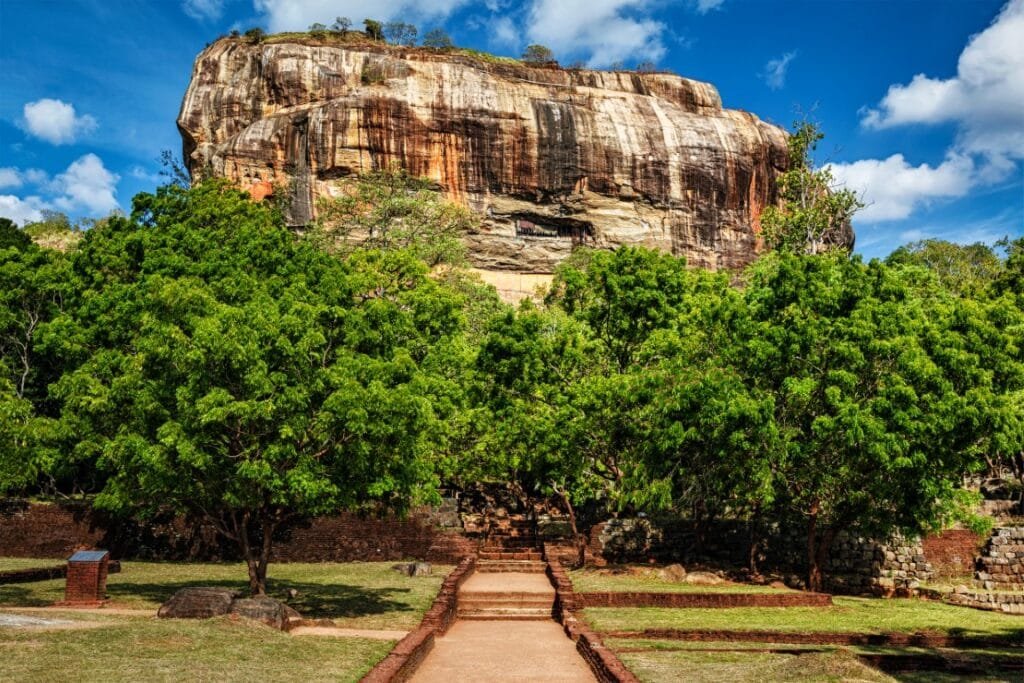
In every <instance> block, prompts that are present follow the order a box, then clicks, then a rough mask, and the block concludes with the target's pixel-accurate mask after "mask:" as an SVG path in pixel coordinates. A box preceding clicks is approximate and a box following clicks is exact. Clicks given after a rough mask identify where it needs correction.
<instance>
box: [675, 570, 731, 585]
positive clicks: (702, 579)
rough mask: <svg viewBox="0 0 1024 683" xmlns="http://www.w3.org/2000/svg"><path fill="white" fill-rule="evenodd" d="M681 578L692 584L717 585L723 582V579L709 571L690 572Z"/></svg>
mask: <svg viewBox="0 0 1024 683" xmlns="http://www.w3.org/2000/svg"><path fill="white" fill-rule="evenodd" d="M683 580H684V581H686V583H689V584H692V585H694V586H717V585H719V584H722V583H725V579H723V578H722V577H721V576H718V575H717V574H712V573H711V572H690V573H689V574H687V575H686V578H685V579H683Z"/></svg>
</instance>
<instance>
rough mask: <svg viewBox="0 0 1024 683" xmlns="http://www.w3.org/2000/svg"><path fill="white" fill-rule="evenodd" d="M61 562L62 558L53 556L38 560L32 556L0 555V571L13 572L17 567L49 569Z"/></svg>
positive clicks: (61, 563)
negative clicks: (57, 558)
mask: <svg viewBox="0 0 1024 683" xmlns="http://www.w3.org/2000/svg"><path fill="white" fill-rule="evenodd" d="M63 564H64V560H55V559H53V558H50V559H47V560H40V559H38V558H34V557H0V572H13V571H17V570H19V569H49V568H50V567H59V566H61V565H63Z"/></svg>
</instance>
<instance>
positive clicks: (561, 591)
mask: <svg viewBox="0 0 1024 683" xmlns="http://www.w3.org/2000/svg"><path fill="white" fill-rule="evenodd" d="M548 578H550V579H551V583H552V584H553V585H554V586H555V604H554V606H553V607H552V610H553V611H554V617H555V620H556V621H558V623H560V624H561V625H562V628H564V629H565V634H566V635H567V636H569V638H571V639H572V640H573V641H575V643H576V651H577V652H579V653H580V656H581V657H583V659H584V661H586V663H587V666H589V667H590V670H591V671H593V672H594V676H595V677H596V678H597V680H599V681H601V683H640V679H638V678H637V677H636V676H634V675H633V672H631V671H630V670H629V669H627V668H626V665H625V664H623V663H622V660H620V659H619V658H618V656H617V655H616V654H615V653H614V652H612V651H611V650H609V649H608V648H607V647H605V645H604V643H603V642H602V641H601V638H600V636H598V635H597V633H595V632H594V631H593V630H591V628H590V627H589V626H587V624H585V623H584V622H582V621H580V620H579V619H577V618H576V615H575V612H576V611H577V610H579V609H581V608H582V606H583V605H582V603H581V601H580V600H579V596H578V595H577V594H576V593H575V591H574V590H573V587H572V581H571V580H570V579H569V575H568V574H566V573H565V569H564V568H563V567H562V563H561V562H559V561H558V560H557V559H554V558H549V559H548Z"/></svg>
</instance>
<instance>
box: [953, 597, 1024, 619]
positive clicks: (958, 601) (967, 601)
mask: <svg viewBox="0 0 1024 683" xmlns="http://www.w3.org/2000/svg"><path fill="white" fill-rule="evenodd" d="M946 600H947V601H949V602H950V603H952V604H954V605H962V606H964V607H973V608H974V609H983V610H989V611H991V612H1004V613H1006V614H1024V593H987V592H977V591H966V592H963V591H961V592H953V593H951V594H950V595H947V596H946Z"/></svg>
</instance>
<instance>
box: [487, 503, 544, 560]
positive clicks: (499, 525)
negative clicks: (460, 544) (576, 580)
mask: <svg viewBox="0 0 1024 683" xmlns="http://www.w3.org/2000/svg"><path fill="white" fill-rule="evenodd" d="M546 568H547V563H545V562H544V554H543V553H542V552H541V550H540V548H539V547H538V545H537V533H536V527H535V526H534V523H533V521H532V520H529V519H527V518H526V517H525V516H522V515H516V516H512V517H506V518H504V519H499V520H496V521H494V522H492V523H491V528H490V531H489V533H488V534H487V540H485V541H484V544H483V547H482V548H481V549H480V553H479V555H478V556H477V563H476V570H477V571H478V572H483V573H491V572H524V573H543V572H544V570H545V569H546Z"/></svg>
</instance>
